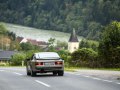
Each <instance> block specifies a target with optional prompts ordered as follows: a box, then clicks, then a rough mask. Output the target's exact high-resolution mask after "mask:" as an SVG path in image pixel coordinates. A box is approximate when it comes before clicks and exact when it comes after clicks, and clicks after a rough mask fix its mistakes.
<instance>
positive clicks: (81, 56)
mask: <svg viewBox="0 0 120 90" xmlns="http://www.w3.org/2000/svg"><path fill="white" fill-rule="evenodd" d="M97 57H98V54H97V52H95V51H94V50H92V49H89V48H82V49H79V50H77V51H75V52H73V53H72V55H71V62H70V63H71V65H73V66H77V67H96V66H97V65H96V62H97Z"/></svg>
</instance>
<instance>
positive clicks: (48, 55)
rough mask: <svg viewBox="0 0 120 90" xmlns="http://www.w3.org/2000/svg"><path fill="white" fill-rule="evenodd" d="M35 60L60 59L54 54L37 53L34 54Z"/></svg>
mask: <svg viewBox="0 0 120 90" xmlns="http://www.w3.org/2000/svg"><path fill="white" fill-rule="evenodd" d="M35 56H36V58H46V57H47V58H52V57H54V58H60V56H59V55H58V54H57V53H56V52H39V53H35Z"/></svg>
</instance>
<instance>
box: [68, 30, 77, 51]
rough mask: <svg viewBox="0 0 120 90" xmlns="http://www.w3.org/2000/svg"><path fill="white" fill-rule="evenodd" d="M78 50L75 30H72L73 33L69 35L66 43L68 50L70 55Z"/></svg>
mask: <svg viewBox="0 0 120 90" xmlns="http://www.w3.org/2000/svg"><path fill="white" fill-rule="evenodd" d="M78 48H79V41H78V38H77V35H76V33H75V29H73V32H72V33H71V36H70V39H69V41H68V50H69V52H70V53H73V52H74V51H76V50H78Z"/></svg>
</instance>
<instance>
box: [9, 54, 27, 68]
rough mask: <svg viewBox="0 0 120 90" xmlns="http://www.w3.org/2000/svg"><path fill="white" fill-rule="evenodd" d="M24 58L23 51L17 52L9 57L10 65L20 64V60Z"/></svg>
mask: <svg viewBox="0 0 120 90" xmlns="http://www.w3.org/2000/svg"><path fill="white" fill-rule="evenodd" d="M25 58H26V55H25V54H23V53H17V54H15V55H13V56H12V58H11V63H10V64H11V65H13V66H20V65H21V64H22V61H24V60H25Z"/></svg>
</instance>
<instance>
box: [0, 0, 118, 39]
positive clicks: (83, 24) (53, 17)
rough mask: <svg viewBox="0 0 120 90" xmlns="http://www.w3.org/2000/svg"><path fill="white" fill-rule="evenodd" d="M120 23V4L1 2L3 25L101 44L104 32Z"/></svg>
mask: <svg viewBox="0 0 120 90" xmlns="http://www.w3.org/2000/svg"><path fill="white" fill-rule="evenodd" d="M113 20H116V21H120V0H0V21H2V22H7V23H14V24H20V25H24V26H30V27H35V28H39V29H45V30H54V31H62V32H68V33H70V32H71V31H72V29H73V28H75V29H76V31H77V33H78V35H80V36H84V37H86V38H88V39H95V40H99V35H100V32H101V31H102V28H103V27H104V26H105V25H107V24H109V23H110V22H111V21H113Z"/></svg>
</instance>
